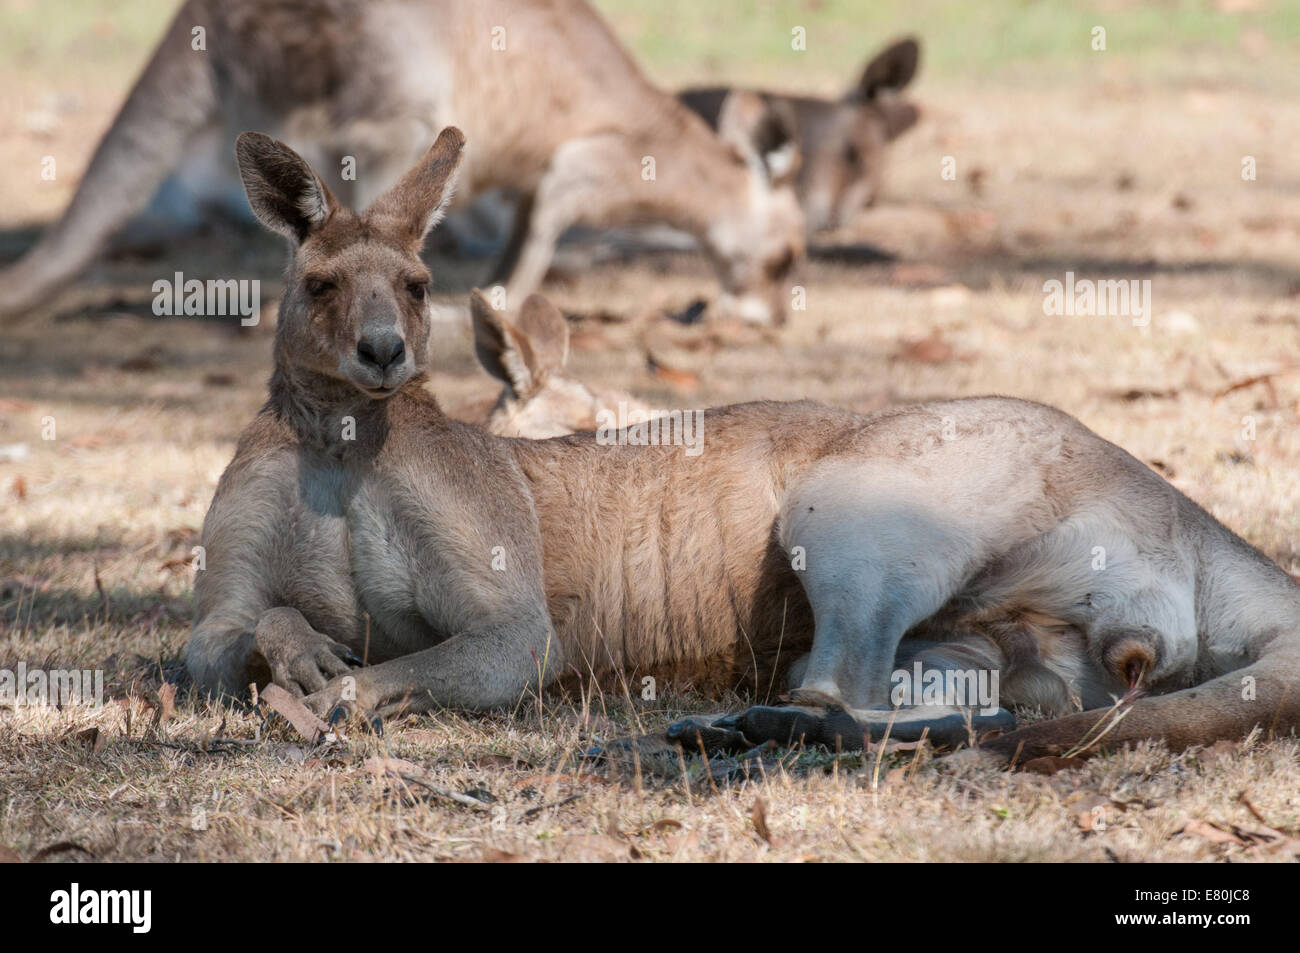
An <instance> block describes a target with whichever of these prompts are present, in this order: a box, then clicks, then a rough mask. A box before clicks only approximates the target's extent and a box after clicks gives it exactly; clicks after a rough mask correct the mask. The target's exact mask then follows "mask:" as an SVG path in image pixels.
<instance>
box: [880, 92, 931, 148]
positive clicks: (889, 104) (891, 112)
mask: <svg viewBox="0 0 1300 953" xmlns="http://www.w3.org/2000/svg"><path fill="white" fill-rule="evenodd" d="M876 108H877V110H878V111H879V112H880V113H881V115H883V116H884V117H885V135H886V136H888V137H889V138H890V139H897V138H898V137H899V136H901V135H902V134H903V133H905V132H907V130H909V129H911V128H912V127H913V126H915V125H916V122H917V120H918V119H920V118H921V110H919V109H917V108H916V106H914V105H913V104H912V103H905V102H903V101H902V100H891V101H886V102H880V103H877V104H876Z"/></svg>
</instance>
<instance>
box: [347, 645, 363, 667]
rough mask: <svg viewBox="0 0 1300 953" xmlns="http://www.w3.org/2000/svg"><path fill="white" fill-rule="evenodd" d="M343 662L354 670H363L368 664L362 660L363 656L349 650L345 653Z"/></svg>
mask: <svg viewBox="0 0 1300 953" xmlns="http://www.w3.org/2000/svg"><path fill="white" fill-rule="evenodd" d="M343 661H345V662H347V663H348V664H349V665H351V666H352V667H353V668H361V667H362V666H364V665H365V664H366V663H365V660H364V659H362V658H361V656H360V655H358V654H357V653H356V652H353V651H352V650H351V649H348V650H347V651H346V652H344V653H343Z"/></svg>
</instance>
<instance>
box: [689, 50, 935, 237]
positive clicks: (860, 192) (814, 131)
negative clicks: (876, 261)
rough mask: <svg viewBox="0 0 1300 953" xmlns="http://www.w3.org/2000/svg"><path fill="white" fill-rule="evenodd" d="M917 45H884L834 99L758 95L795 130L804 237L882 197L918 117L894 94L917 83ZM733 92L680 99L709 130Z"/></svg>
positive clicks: (694, 92)
mask: <svg viewBox="0 0 1300 953" xmlns="http://www.w3.org/2000/svg"><path fill="white" fill-rule="evenodd" d="M920 57H921V47H920V44H919V43H918V42H917V41H916V40H915V39H912V38H910V37H909V38H907V39H904V40H899V41H897V42H895V43H892V44H890V45H889V46H888V47H886V48H885V49H884V50H882V51H881V52H880V53H878V54H876V56H875V57H874V58H872V59H871V60H870V61H869V62H868V63H867V65H866V67H865V68H864V69H863V70H862V75H861V76H860V77H859V78H858V81H857V82H856V83H855V84H854V85H853V86H851V87H850V88H849V90H848V92H846V93H845V94H844V95H843V96H841V97H840V98H839V99H822V98H819V97H816V96H794V95H785V94H779V93H772V92H767V91H763V92H760V93H759V95H761V96H762V97H763V100H764V102H766V103H767V104H768V106H769V108H771V109H772V110H773V111H774V113H776V114H784V115H786V116H787V117H789V118H788V120H787V123H788V124H792V125H793V127H794V128H795V129H797V130H798V133H797V134H798V140H799V154H800V159H801V162H800V167H799V174H798V178H797V180H796V187H797V189H798V193H799V201H800V203H801V204H802V205H803V210H804V215H805V216H806V217H807V220H808V229H809V231H818V230H820V229H823V228H835V227H837V226H839V225H843V224H846V223H848V222H850V221H852V220H853V217H854V216H855V215H857V214H858V213H859V212H860V211H862V210H863V209H864V208H867V207H868V206H870V205H872V204H873V203H874V202H875V201H876V197H877V196H878V195H879V194H880V186H881V182H882V180H883V178H884V169H885V159H886V156H887V153H888V147H889V144H890V143H891V142H893V141H894V140H895V139H897V138H898V137H899V136H900V135H902V134H903V133H904V132H906V131H907V130H908V129H910V128H912V126H914V125H915V124H916V121H917V119H918V118H919V116H920V112H919V110H918V109H917V108H916V106H915V105H913V104H912V103H910V102H907V101H906V100H904V99H903V98H902V97H901V96H900V93H901V92H902V90H903V89H904V88H905V87H906V86H907V85H908V84H909V83H910V82H911V81H912V79H913V78H914V77H915V76H916V69H917V64H918V63H919V61H920ZM732 92H733V90H732V89H731V87H726V86H714V87H699V88H692V89H685V90H682V91H681V92H680V93H678V96H679V97H680V98H681V100H682V102H684V103H685V104H686V105H687V106H690V107H691V109H693V110H695V111H696V112H697V113H699V114H700V115H701V116H703V117H704V118H705V120H707V121H708V123H709V124H710V125H711V126H713V127H714V128H717V127H718V123H719V120H720V118H721V116H722V108H723V104H724V103H725V102H726V100H727V97H728V96H730V95H731V94H732Z"/></svg>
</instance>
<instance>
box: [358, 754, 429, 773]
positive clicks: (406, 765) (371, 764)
mask: <svg viewBox="0 0 1300 953" xmlns="http://www.w3.org/2000/svg"><path fill="white" fill-rule="evenodd" d="M362 767H364V768H365V769H366V770H367V771H369V772H370V773H371V774H374V775H378V776H381V777H382V776H383V775H385V774H388V773H389V772H392V773H393V774H408V773H410V774H420V773H422V772H423V771H424V769H423V768H421V767H420V766H419V765H418V764H416V763H415V762H414V761H407V760H406V759H405V758H366V760H365V762H364V763H363V764H362Z"/></svg>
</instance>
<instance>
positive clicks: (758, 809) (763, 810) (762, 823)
mask: <svg viewBox="0 0 1300 953" xmlns="http://www.w3.org/2000/svg"><path fill="white" fill-rule="evenodd" d="M749 817H750V820H752V821H753V822H754V830H756V831H757V832H758V836H759V837H761V838H763V840H765V841H767V843H768V846H771V844H772V831H771V829H769V828H768V826H767V805H766V804H765V803H763V799H762V798H761V797H760V798H755V799H754V807H753V809H752V810H751V811H750V812H749Z"/></svg>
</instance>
